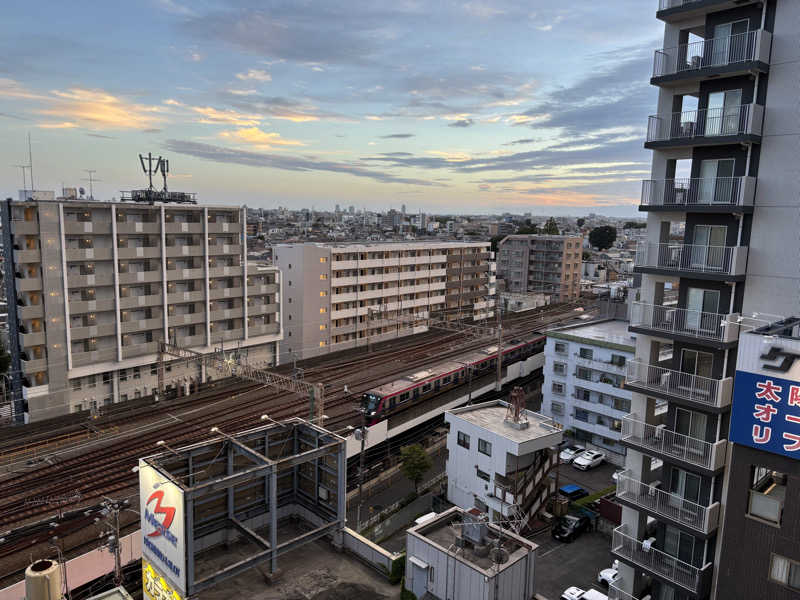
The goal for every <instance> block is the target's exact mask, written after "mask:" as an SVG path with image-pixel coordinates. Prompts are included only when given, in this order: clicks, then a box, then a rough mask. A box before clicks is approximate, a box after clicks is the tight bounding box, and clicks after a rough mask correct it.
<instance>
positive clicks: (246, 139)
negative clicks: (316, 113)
mask: <svg viewBox="0 0 800 600" xmlns="http://www.w3.org/2000/svg"><path fill="white" fill-rule="evenodd" d="M219 135H220V137H222V138H225V139H228V140H232V141H235V142H242V143H245V144H250V145H252V146H256V147H258V148H262V149H265V148H273V147H275V146H303V145H304V144H303V142H300V141H298V140H285V139H283V138H282V137H281V134H280V133H274V132H270V133H268V132H266V131H261V130H260V129H259V128H258V127H246V128H241V129H235V130H233V131H223V132H222V133H220V134H219Z"/></svg>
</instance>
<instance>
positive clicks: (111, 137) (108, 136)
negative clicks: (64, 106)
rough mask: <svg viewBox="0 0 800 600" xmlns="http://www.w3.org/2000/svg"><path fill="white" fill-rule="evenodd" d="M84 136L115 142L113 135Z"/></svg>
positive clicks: (95, 134) (92, 134) (96, 134)
mask: <svg viewBox="0 0 800 600" xmlns="http://www.w3.org/2000/svg"><path fill="white" fill-rule="evenodd" d="M86 135H88V136H89V137H93V138H101V139H104V140H115V139H117V138H116V137H114V136H113V135H103V134H102V133H87V134H86ZM170 175H171V174H170Z"/></svg>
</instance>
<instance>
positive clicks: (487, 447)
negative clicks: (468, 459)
mask: <svg viewBox="0 0 800 600" xmlns="http://www.w3.org/2000/svg"><path fill="white" fill-rule="evenodd" d="M478 452H480V453H481V454H485V455H486V456H491V455H492V443H491V442H487V441H486V440H482V439H481V438H478Z"/></svg>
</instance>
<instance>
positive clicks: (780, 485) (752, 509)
mask: <svg viewBox="0 0 800 600" xmlns="http://www.w3.org/2000/svg"><path fill="white" fill-rule="evenodd" d="M752 473H753V477H752V482H751V484H750V490H749V494H750V498H749V500H748V503H747V515H748V516H750V517H755V518H757V519H761V520H763V521H767V522H768V523H771V524H773V525H778V526H780V524H781V513H782V512H783V501H784V499H785V498H786V474H785V473H779V472H778V471H773V470H771V469H768V468H766V467H759V466H753V467H752Z"/></svg>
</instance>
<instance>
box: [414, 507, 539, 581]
mask: <svg viewBox="0 0 800 600" xmlns="http://www.w3.org/2000/svg"><path fill="white" fill-rule="evenodd" d="M474 510H476V509H473V511H474ZM465 512H466V511H464V510H463V509H461V508H458V507H453V508H451V509H449V510H447V511H445V512H443V513H440V514H438V515H436V516H435V517H433V518H432V519H431V520H429V521H425V522H424V523H422V524H421V525H417V526H415V527H412V528H411V529H409V530H408V534H409V535H414V536H417V537H419V538H421V539H423V540H425V541H427V542H428V543H432V544H433V545H435V546H438V548H439V550H441V551H442V552H446V553H448V554H449V555H450V556H451V557H452V558H454V559H455V560H460V561H461V562H465V563H468V564H470V565H472V566H473V567H477V568H478V569H480V570H482V571H485V572H486V575H488V576H490V577H491V576H494V575H496V574H497V572H499V571H502V570H503V569H506V568H508V567H510V566H512V565H513V564H514V563H515V562H517V561H518V560H520V559H521V558H524V557H525V555H526V554H528V553H529V552H535V551H536V548H538V545H537V544H534V543H533V542H531V541H528V540H526V539H524V538H522V537H520V536H518V535H516V534H514V533H513V532H511V531H510V530H508V529H505V528H503V529H501V528H500V527H498V526H497V525H494V524H492V523H490V524H489V525H488V527H487V536H486V537H485V538H484V539H485V542H486V545H488V546H490V547H497V545H498V542H499V547H500V548H502V550H503V551H504V552H502V553H501V554H502V555H503V556H504V557H507V560H504V561H502V562H500V563H498V562H495V559H494V556H493V554H492V552H489V553H488V554H486V555H484V556H481V555H482V554H483V552H480V553H476V552H475V548H474V546H473V545H472V544H471V543H469V542H468V543H466V544H463V545H459V544H457V541H456V540H457V539H458V538H461V537H462V531H463V527H462V522H463V518H464V513H465Z"/></svg>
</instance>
